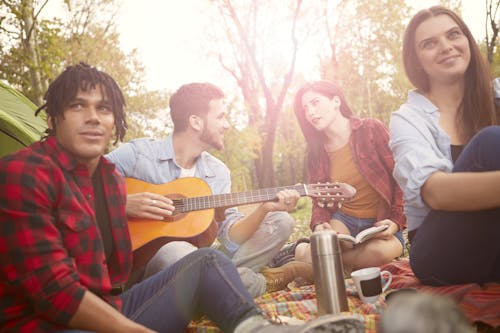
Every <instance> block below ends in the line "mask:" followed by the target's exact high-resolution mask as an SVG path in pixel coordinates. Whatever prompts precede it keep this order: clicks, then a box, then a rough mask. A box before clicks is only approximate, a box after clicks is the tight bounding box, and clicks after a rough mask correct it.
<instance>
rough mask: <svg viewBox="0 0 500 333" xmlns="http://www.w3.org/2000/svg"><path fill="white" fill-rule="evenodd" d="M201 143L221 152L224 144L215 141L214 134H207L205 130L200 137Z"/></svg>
mask: <svg viewBox="0 0 500 333" xmlns="http://www.w3.org/2000/svg"><path fill="white" fill-rule="evenodd" d="M200 139H201V141H203V142H204V143H206V144H207V145H209V146H210V147H212V148H213V149H217V150H222V149H224V144H223V143H221V142H219V141H218V140H216V139H215V137H214V134H213V133H211V132H209V131H208V130H207V129H206V128H204V129H203V132H202V133H201V137H200Z"/></svg>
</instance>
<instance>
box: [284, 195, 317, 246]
mask: <svg viewBox="0 0 500 333" xmlns="http://www.w3.org/2000/svg"><path fill="white" fill-rule="evenodd" d="M311 208H312V201H311V199H310V198H308V197H302V198H300V199H299V202H298V203H297V208H296V209H295V210H294V211H292V212H291V213H290V215H291V216H292V217H293V218H294V220H295V228H294V231H293V233H292V235H291V236H290V239H289V241H290V242H293V241H295V240H297V239H299V238H302V237H309V236H310V235H311V228H309V224H310V221H311Z"/></svg>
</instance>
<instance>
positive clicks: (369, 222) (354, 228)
mask: <svg viewBox="0 0 500 333" xmlns="http://www.w3.org/2000/svg"><path fill="white" fill-rule="evenodd" d="M332 219H335V220H339V221H340V222H342V223H344V224H345V226H346V227H347V229H349V232H350V233H351V235H352V236H356V235H357V234H359V233H360V232H361V231H363V230H365V229H368V228H370V227H373V224H374V223H375V222H376V219H374V218H366V219H362V218H358V217H354V216H350V215H347V214H344V213H342V212H340V211H336V212H335V213H334V214H332ZM394 237H396V238H397V239H398V240H399V241H400V242H401V245H402V246H403V248H404V247H405V241H404V237H403V231H402V230H399V231H398V232H396V233H395V234H394Z"/></svg>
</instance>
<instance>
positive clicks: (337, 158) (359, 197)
mask: <svg viewBox="0 0 500 333" xmlns="http://www.w3.org/2000/svg"><path fill="white" fill-rule="evenodd" d="M328 157H329V158H330V177H331V178H330V179H332V180H333V181H339V182H343V183H347V184H349V185H352V186H354V187H355V188H356V195H355V196H354V198H353V199H352V200H350V201H346V202H344V203H343V204H342V208H341V209H340V210H341V211H342V212H343V213H345V214H347V215H350V216H354V217H358V218H376V217H377V208H378V203H379V199H380V196H379V194H378V193H377V191H375V189H374V188H373V187H372V186H371V185H370V184H369V183H368V182H367V181H366V179H365V178H364V177H363V176H362V175H361V173H360V172H359V170H358V168H357V166H356V164H355V163H354V160H353V156H352V151H351V149H350V147H349V144H346V145H345V146H343V147H342V148H340V149H338V150H336V151H334V152H331V153H328Z"/></svg>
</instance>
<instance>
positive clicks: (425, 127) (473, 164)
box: [390, 6, 500, 285]
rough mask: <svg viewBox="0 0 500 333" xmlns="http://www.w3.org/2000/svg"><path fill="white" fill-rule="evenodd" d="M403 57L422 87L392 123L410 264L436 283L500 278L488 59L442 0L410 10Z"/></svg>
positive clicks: (497, 154) (498, 187) (498, 170)
mask: <svg viewBox="0 0 500 333" xmlns="http://www.w3.org/2000/svg"><path fill="white" fill-rule="evenodd" d="M403 59H404V66H405V71H406V74H407V76H408V78H409V80H410V81H411V83H412V84H413V85H414V86H415V87H416V89H415V90H412V91H410V92H409V94H408V101H407V102H406V103H405V104H403V105H402V106H401V107H400V109H399V110H398V111H397V112H394V113H393V114H392V116H391V123H390V133H391V149H392V151H393V153H394V160H395V168H394V176H395V178H396V180H397V181H398V183H399V185H400V186H401V188H402V190H403V192H404V199H405V213H406V215H407V218H408V229H409V238H410V241H411V249H410V263H411V266H412V269H413V271H414V273H415V275H416V276H417V277H418V278H419V279H420V280H421V281H422V282H423V283H425V284H430V285H448V284H461V283H470V282H475V283H485V282H493V281H495V282H500V242H499V241H498V238H499V237H500V146H499V144H500V127H499V126H492V125H497V124H498V119H497V116H498V115H497V114H496V111H495V105H494V97H493V87H492V83H491V74H490V72H489V69H488V65H487V63H486V61H485V60H484V59H483V57H482V56H481V53H480V51H479V47H478V45H477V44H476V42H475V40H474V38H473V37H472V34H471V32H470V30H469V28H468V27H467V26H466V24H465V23H464V22H463V20H462V19H461V18H460V17H459V16H458V15H457V14H455V13H454V12H452V11H451V10H449V9H447V8H444V7H441V6H435V7H431V8H429V9H425V10H422V11H420V12H418V13H417V14H416V15H415V16H414V17H413V18H412V19H411V20H410V22H409V24H408V27H407V28H406V31H405V35H404V41H403ZM497 93H499V92H497ZM495 95H497V94H495Z"/></svg>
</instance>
